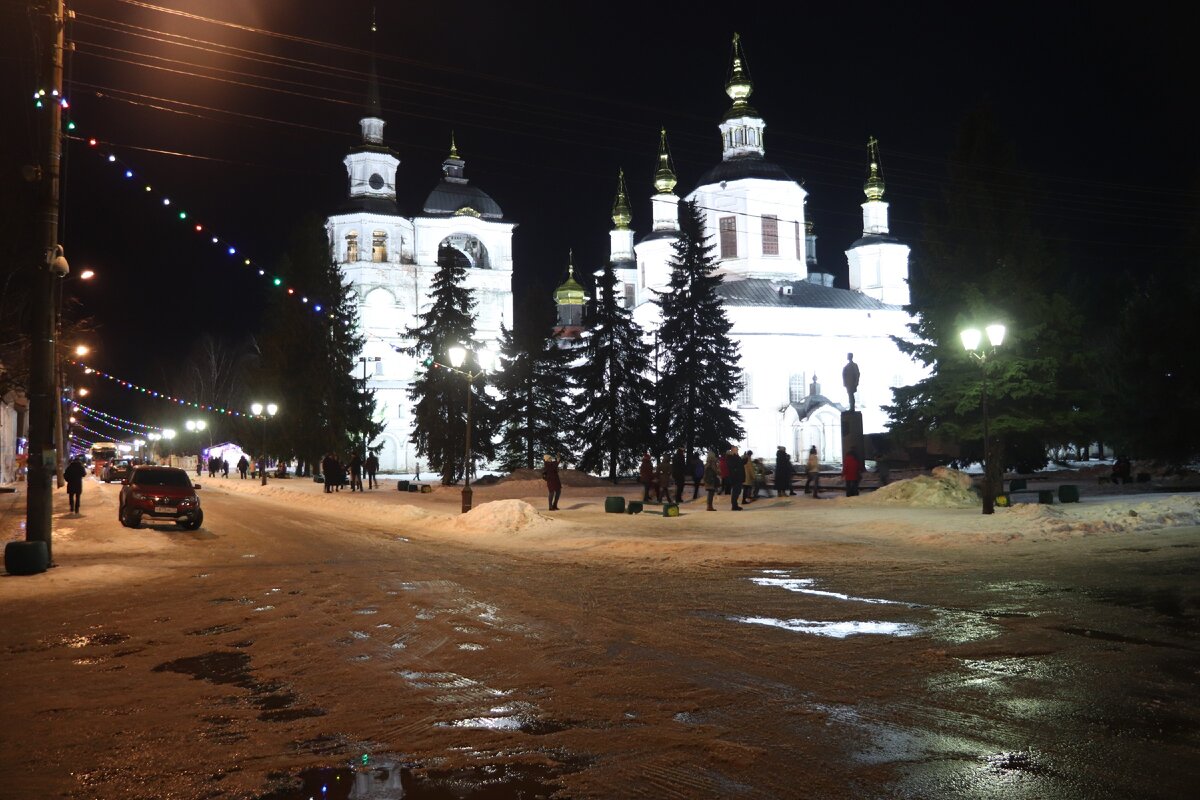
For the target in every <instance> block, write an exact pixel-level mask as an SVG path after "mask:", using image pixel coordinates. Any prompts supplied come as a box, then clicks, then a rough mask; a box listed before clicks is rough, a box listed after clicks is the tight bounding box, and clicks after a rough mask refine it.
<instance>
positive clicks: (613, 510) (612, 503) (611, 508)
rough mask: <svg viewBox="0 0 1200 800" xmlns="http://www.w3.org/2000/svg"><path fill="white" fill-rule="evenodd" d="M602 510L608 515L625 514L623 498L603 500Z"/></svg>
mask: <svg viewBox="0 0 1200 800" xmlns="http://www.w3.org/2000/svg"><path fill="white" fill-rule="evenodd" d="M604 510H605V512H607V513H609V514H624V513H625V498H624V497H606V498H604Z"/></svg>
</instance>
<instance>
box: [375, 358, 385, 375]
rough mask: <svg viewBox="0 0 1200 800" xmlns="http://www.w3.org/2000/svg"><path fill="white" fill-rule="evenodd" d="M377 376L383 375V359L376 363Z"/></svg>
mask: <svg viewBox="0 0 1200 800" xmlns="http://www.w3.org/2000/svg"><path fill="white" fill-rule="evenodd" d="M375 374H376V375H382V374H383V359H382V358H381V359H379V360H377V361H376V362H375Z"/></svg>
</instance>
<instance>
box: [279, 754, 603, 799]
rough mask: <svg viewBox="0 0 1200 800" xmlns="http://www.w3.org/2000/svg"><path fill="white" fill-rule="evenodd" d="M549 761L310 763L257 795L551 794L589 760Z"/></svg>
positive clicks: (420, 796)
mask: <svg viewBox="0 0 1200 800" xmlns="http://www.w3.org/2000/svg"><path fill="white" fill-rule="evenodd" d="M543 755H549V756H550V757H551V758H552V759H553V762H552V763H549V764H547V763H537V764H522V763H497V764H484V765H480V766H473V767H465V768H462V769H453V770H425V769H421V768H420V767H419V766H417V765H412V764H405V763H403V762H401V761H400V760H399V759H386V760H385V759H381V760H379V761H373V762H370V763H368V764H367V765H366V766H362V765H357V766H354V767H350V766H343V767H313V768H310V769H306V770H303V771H301V772H300V774H299V775H298V776H296V777H295V778H291V779H285V781H281V782H286V783H288V784H290V785H287V786H281V787H280V788H278V789H275V790H274V791H271V792H269V793H268V794H264V795H260V796H259V797H258V798H257V799H256V800H352V799H354V798H371V800H401V798H403V800H506V799H507V798H527V799H528V800H537V799H540V798H547V799H548V798H550V797H552V796H554V795H555V793H556V792H557V791H558V788H559V787H558V786H557V783H556V779H557V777H558V776H561V775H566V774H570V773H573V772H578V771H580V770H581V769H583V768H584V767H586V766H587V764H588V761H587V760H586V759H583V758H579V757H572V756H566V755H561V754H552V753H551V754H543Z"/></svg>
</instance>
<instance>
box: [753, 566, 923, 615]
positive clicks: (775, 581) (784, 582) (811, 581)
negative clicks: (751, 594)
mask: <svg viewBox="0 0 1200 800" xmlns="http://www.w3.org/2000/svg"><path fill="white" fill-rule="evenodd" d="M763 572H767V573H770V574H771V576H772V577H768V578H751V579H750V582H751V583H755V584H757V585H759V586H777V587H779V588H780V589H786V590H788V591H789V592H799V593H800V594H811V595H816V596H818V597H832V598H835V599H837V600H847V601H850V602H853V603H877V604H881V605H892V606H907V607H908V608H922V606H919V605H916V604H914V603H904V602H901V601H899V600H882V599H880V598H877V597H855V596H853V595H849V594H842V593H841V592H830V591H826V590H824V589H813V588H811V587H813V586H815V585H816V583H817V580H816V578H795V577H790V576H788V573H787V572H785V571H784V570H777V569H772V570H763Z"/></svg>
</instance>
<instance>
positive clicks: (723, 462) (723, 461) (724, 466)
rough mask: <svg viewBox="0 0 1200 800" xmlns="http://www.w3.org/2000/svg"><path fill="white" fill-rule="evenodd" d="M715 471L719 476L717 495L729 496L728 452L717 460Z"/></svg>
mask: <svg viewBox="0 0 1200 800" xmlns="http://www.w3.org/2000/svg"><path fill="white" fill-rule="evenodd" d="M717 470H718V472H719V474H720V475H721V490H720V491H719V492H717V494H729V452H728V451H726V452H725V455H723V456H721V458H720V459H719V462H718V465H717Z"/></svg>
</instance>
